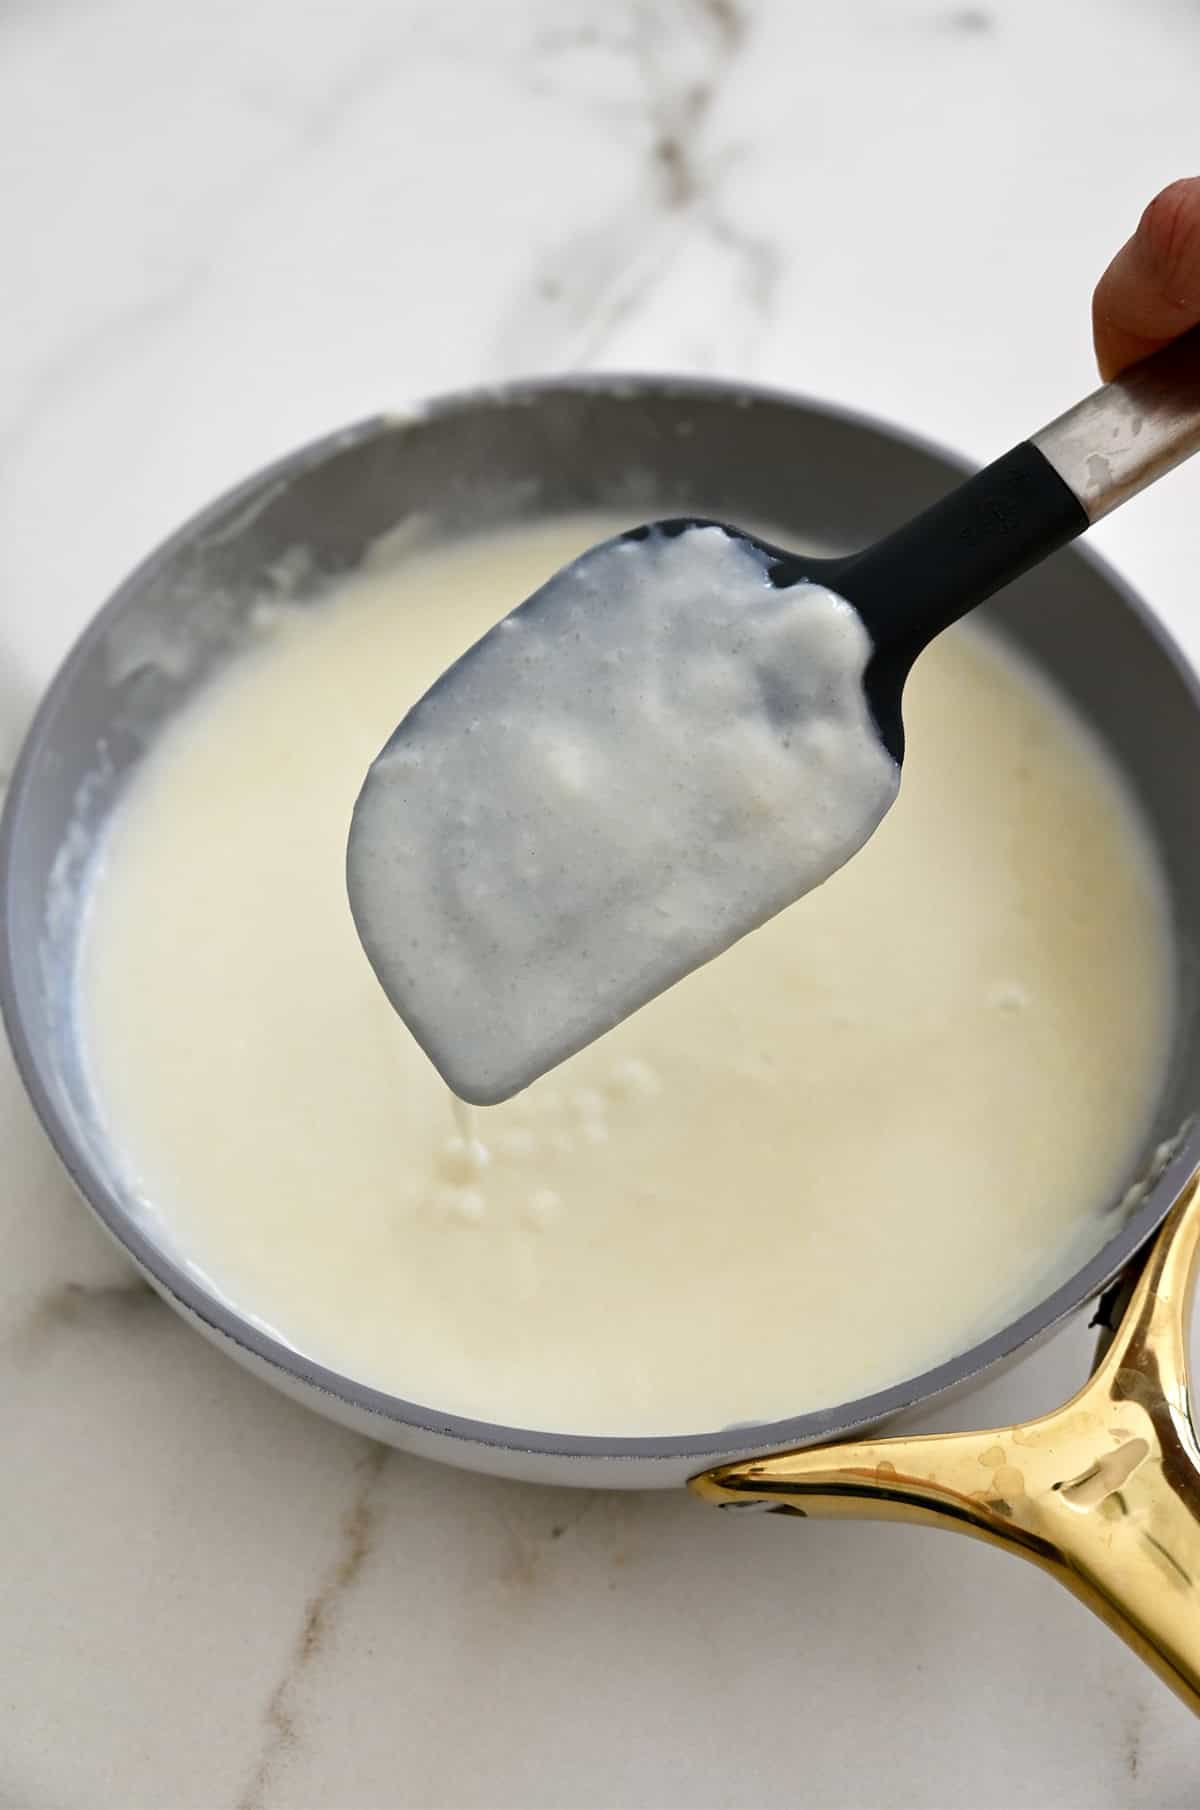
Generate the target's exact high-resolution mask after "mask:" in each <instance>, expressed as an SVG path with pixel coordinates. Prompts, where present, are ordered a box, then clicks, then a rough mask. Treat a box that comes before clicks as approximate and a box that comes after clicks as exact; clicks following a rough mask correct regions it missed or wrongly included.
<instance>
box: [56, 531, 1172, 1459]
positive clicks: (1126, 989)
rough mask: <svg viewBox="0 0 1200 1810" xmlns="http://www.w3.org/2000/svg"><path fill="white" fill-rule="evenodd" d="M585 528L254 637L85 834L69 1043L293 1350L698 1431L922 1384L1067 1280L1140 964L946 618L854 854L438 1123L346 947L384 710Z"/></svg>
mask: <svg viewBox="0 0 1200 1810" xmlns="http://www.w3.org/2000/svg"><path fill="white" fill-rule="evenodd" d="M606 531H610V530H609V529H608V524H606V523H603V522H601V523H597V522H595V521H594V520H582V521H574V522H569V523H564V522H560V523H557V524H547V525H544V526H540V527H538V528H536V529H529V530H527V531H522V532H521V533H520V534H513V535H512V536H511V537H497V538H495V539H492V540H489V541H481V542H480V543H479V544H478V545H474V544H463V545H461V546H459V547H457V548H455V549H454V550H452V551H447V552H440V553H430V554H428V555H415V554H414V555H410V556H409V557H408V558H406V559H403V560H400V561H398V562H396V563H394V564H381V565H380V566H379V567H378V568H377V569H375V570H373V571H368V572H366V573H364V574H363V575H362V576H361V577H359V578H357V579H355V580H353V581H352V582H350V583H348V584H347V585H346V586H345V588H344V591H343V593H342V594H341V595H340V596H339V597H338V599H337V600H336V602H335V603H333V604H331V605H330V606H329V607H316V608H313V609H311V610H308V611H296V612H295V613H294V614H293V615H292V616H291V617H289V616H288V615H287V614H286V613H284V614H283V615H282V616H281V618H280V620H279V621H278V623H277V624H276V625H275V627H274V628H273V629H272V630H271V631H270V632H269V633H268V634H265V635H264V637H263V638H262V640H261V642H260V644H259V645H258V646H257V647H256V648H255V649H254V650H253V651H250V652H248V653H247V654H246V655H245V656H244V657H243V658H242V659H241V660H240V661H238V662H237V663H236V664H235V665H234V666H233V667H232V668H231V669H230V670H228V671H227V672H226V673H225V674H224V675H223V676H221V677H220V678H219V680H217V681H216V682H214V683H213V684H212V685H211V687H210V688H209V689H208V690H207V691H205V692H203V693H202V694H201V695H200V696H199V697H197V699H196V700H195V701H194V703H193V704H192V706H191V707H190V708H189V709H188V710H187V711H186V712H185V713H184V714H183V715H182V716H181V718H180V719H179V720H178V721H177V722H176V723H174V724H173V725H172V727H171V728H170V730H169V731H168V733H167V734H166V735H165V736H164V737H163V739H162V741H161V744H160V745H159V746H158V747H157V748H156V749H155V750H154V751H153V752H152V754H151V755H150V757H149V758H148V759H147V760H146V762H145V764H144V767H143V769H142V771H141V772H140V773H139V775H138V776H137V779H136V781H135V783H134V784H133V786H132V787H131V789H130V792H129V795H128V797H127V800H126V801H125V803H124V805H123V806H122V808H121V809H120V811H119V812H118V814H117V816H116V818H115V819H114V821H113V823H112V825H111V828H110V830H109V832H108V835H107V841H106V844H105V846H104V848H103V850H102V860H101V863H100V866H99V869H98V871H97V874H96V879H95V884H94V890H93V895H92V900H91V905H90V911H89V917H88V924H87V930H86V936H85V942H84V946H83V949H82V952H81V973H80V1011H81V1019H82V1031H83V1036H84V1041H85V1048H86V1053H87V1059H88V1063H89V1067H90V1073H91V1078H92V1083H93V1086H94V1089H95V1093H96V1096H97V1099H98V1102H99V1105H100V1108H101V1111H102V1113H103V1116H104V1119H105V1122H106V1124H107V1127H108V1131H109V1135H110V1137H111V1139H112V1141H113V1143H114V1145H115V1147H116V1151H117V1154H118V1160H119V1163H120V1165H121V1168H122V1170H123V1172H124V1174H125V1175H126V1176H127V1178H128V1181H129V1185H130V1188H131V1190H133V1191H135V1192H136V1194H137V1195H138V1196H140V1198H141V1199H142V1200H143V1201H144V1202H145V1203H146V1205H145V1217H146V1221H147V1224H148V1227H149V1228H150V1230H151V1232H152V1233H153V1235H155V1236H157V1237H159V1238H160V1239H162V1240H163V1241H164V1242H165V1243H166V1244H168V1245H169V1247H170V1248H171V1249H172V1250H173V1251H174V1252H175V1253H176V1254H177V1255H181V1256H182V1257H183V1258H184V1259H185V1260H186V1261H188V1262H190V1263H191V1264H192V1265H193V1266H194V1267H195V1268H196V1269H197V1271H199V1272H201V1273H202V1274H203V1275H204V1276H205V1277H206V1278H208V1279H210V1281H211V1283H212V1285H213V1286H215V1287H216V1288H217V1289H219V1290H220V1292H221V1293H222V1294H223V1295H225V1296H226V1297H227V1298H228V1299H229V1300H231V1301H233V1302H234V1303H236V1304H237V1305H238V1306H239V1307H240V1308H241V1309H242V1310H243V1311H244V1312H246V1313H247V1314H249V1315H250V1316H251V1317H253V1318H255V1319H256V1320H258V1321H259V1322H260V1323H261V1324H262V1325H264V1326H266V1327H268V1328H270V1329H271V1330H273V1331H275V1332H276V1333H277V1334H279V1335H280V1336H282V1337H283V1338H284V1339H285V1340H287V1341H289V1342H290V1343H291V1344H292V1345H294V1346H295V1347H297V1348H298V1349H300V1350H302V1351H304V1352H306V1353H307V1354H309V1355H310V1356H311V1357H313V1358H315V1359H317V1360H319V1361H321V1362H323V1363H325V1364H328V1365H331V1366H333V1367H334V1368H337V1369H341V1370H343V1371H345V1372H347V1373H349V1374H350V1375H352V1376H355V1377H357V1378H359V1379H361V1380H362V1381H364V1382H366V1383H369V1384H373V1385H375V1386H376V1387H378V1388H382V1389H385V1390H391V1391H393V1392H395V1393H396V1394H399V1395H402V1396H406V1397H408V1398H409V1399H413V1400H417V1401H421V1402H424V1403H427V1404H429V1405H431V1406H433V1407H435V1408H436V1409H439V1410H442V1411H451V1412H455V1411H456V1412H459V1413H463V1414H468V1415H473V1416H476V1417H478V1418H482V1419H485V1420H494V1421H500V1422H506V1423H509V1424H517V1425H525V1426H532V1427H542V1428H549V1429H560V1430H567V1431H571V1432H575V1433H610V1434H650V1433H687V1432H700V1431H705V1430H711V1429H714V1428H717V1427H720V1426H723V1425H728V1424H730V1423H733V1422H747V1421H758V1420H770V1419H774V1418H777V1417H780V1416H783V1415H786V1414H790V1413H795V1412H799V1411H801V1410H805V1409H814V1408H818V1407H821V1406H823V1405H827V1404H831V1403H834V1402H837V1401H839V1400H845V1399H847V1398H850V1397H854V1396H857V1395H859V1394H861V1393H863V1392H864V1391H867V1390H871V1389H875V1388H878V1387H881V1386H884V1385H886V1384H889V1383H892V1382H895V1381H898V1380H899V1379H900V1378H902V1377H903V1376H906V1375H911V1374H913V1373H915V1372H917V1371H920V1370H921V1369H923V1368H925V1367H926V1366H928V1365H930V1364H932V1363H934V1362H936V1361H938V1360H939V1359H942V1358H945V1357H948V1356H950V1355H952V1354H953V1353H954V1352H956V1351H958V1350H961V1349H962V1348H963V1347H964V1346H965V1345H966V1344H967V1343H969V1342H970V1341H972V1340H974V1339H977V1338H979V1337H981V1336H982V1335H984V1334H986V1333H987V1332H989V1331H990V1330H992V1329H994V1328H996V1327H998V1326H1000V1325H1001V1324H1003V1323H1004V1322H1005V1321H1006V1320H1007V1319H1009V1318H1011V1316H1012V1315H1013V1313H1014V1312H1016V1311H1017V1310H1019V1309H1020V1308H1022V1307H1024V1306H1026V1305H1029V1304H1031V1303H1032V1302H1033V1301H1034V1300H1035V1299H1037V1298H1038V1297H1039V1296H1040V1295H1041V1294H1043V1293H1044V1292H1045V1290H1046V1287H1047V1286H1048V1283H1049V1282H1050V1281H1051V1280H1053V1279H1054V1278H1055V1277H1056V1276H1059V1275H1062V1274H1064V1273H1065V1272H1066V1270H1067V1269H1068V1268H1069V1267H1070V1266H1071V1265H1073V1264H1074V1263H1076V1262H1078V1261H1080V1260H1081V1259H1082V1258H1083V1257H1084V1256H1086V1255H1087V1254H1089V1253H1090V1251H1091V1250H1092V1249H1094V1248H1096V1246H1097V1245H1098V1244H1099V1242H1100V1241H1101V1239H1102V1237H1103V1236H1104V1230H1105V1228H1104V1221H1103V1218H1102V1212H1103V1209H1104V1208H1105V1207H1106V1205H1108V1204H1109V1203H1111V1202H1113V1201H1115V1200H1116V1198H1117V1197H1118V1196H1119V1195H1120V1193H1121V1191H1122V1190H1123V1189H1124V1188H1125V1187H1126V1185H1127V1184H1128V1183H1129V1181H1130V1180H1131V1174H1130V1168H1131V1164H1132V1163H1133V1161H1134V1160H1135V1155H1136V1152H1137V1149H1138V1147H1139V1143H1140V1140H1141V1139H1142V1137H1143V1134H1144V1130H1145V1127H1146V1124H1147V1121H1148V1119H1149V1115H1150V1111H1151V1107H1152V1103H1153V1100H1154V1098H1155V1095H1156V1091H1157V1089H1158V1086H1159V1083H1160V1079H1161V1075H1162V1072H1163V1065H1164V1062H1165V1052H1166V1049H1167V1045H1168V1041H1169V1035H1170V1024H1171V1006H1170V988H1171V979H1172V956H1171V946H1170V940H1169V936H1168V931H1167V926H1166V917H1165V913H1164V907H1163V896H1162V889H1161V884H1160V879H1159V875H1158V871H1157V867H1156V863H1155V857H1154V854H1153V850H1152V849H1151V847H1150V845H1149V843H1148V840H1147V838H1146V836H1145V835H1144V833H1143V831H1142V829H1141V827H1140V825H1139V823H1138V821H1137V819H1136V817H1135V815H1134V813H1133V811H1132V809H1131V807H1130V804H1129V802H1128V800H1127V798H1126V796H1125V794H1124V792H1123V790H1122V789H1121V786H1120V785H1119V783H1118V781H1117V778H1116V776H1115V774H1114V773H1113V771H1112V770H1111V768H1110V766H1109V764H1108V763H1107V761H1106V760H1105V759H1104V758H1103V757H1102V755H1101V754H1100V752H1099V750H1098V749H1097V747H1096V746H1095V744H1094V742H1093V741H1092V739H1091V738H1090V737H1089V736H1088V735H1087V734H1086V733H1085V732H1084V731H1083V729H1082V728H1081V727H1080V725H1079V724H1078V723H1077V721H1076V720H1075V719H1074V718H1073V717H1072V716H1071V715H1070V714H1069V713H1068V711H1067V710H1066V709H1065V708H1064V707H1063V705H1062V704H1061V703H1060V701H1059V700H1058V698H1057V695H1056V694H1055V693H1054V692H1052V691H1051V689H1050V688H1049V687H1048V686H1047V685H1046V684H1045V683H1044V682H1043V681H1041V680H1040V679H1038V678H1037V677H1036V676H1035V675H1033V674H1032V673H1030V672H1029V671H1027V670H1026V669H1025V667H1024V666H1022V665H1021V664H1020V663H1018V662H1017V661H1016V660H1015V659H1014V658H1013V657H1012V656H1011V655H1010V654H1008V653H1007V652H1006V651H1004V650H1003V649H1002V648H1001V647H1000V646H999V645H998V644H996V643H994V642H992V641H991V640H989V639H988V638H987V637H986V636H985V635H984V634H982V633H981V632H979V631H978V630H974V629H966V628H964V629H957V630H954V631H952V632H951V633H950V634H949V635H947V636H944V637H942V638H941V639H940V640H939V641H938V643H937V644H936V645H935V646H934V647H933V648H932V649H930V651H929V652H928V653H927V654H926V655H924V656H923V657H922V659H921V661H920V662H919V663H918V666H917V668H916V671H915V673H914V675H913V678H912V680H911V681H910V689H909V694H908V712H907V715H908V722H909V751H908V755H907V758H906V761H905V779H904V786H903V790H902V793H901V796H900V798H899V800H898V802H897V804H896V805H895V807H894V809H893V810H892V811H891V812H890V813H889V815H888V817H887V819H886V821H885V822H884V823H883V824H882V826H881V827H880V829H879V830H878V832H877V833H876V835H875V836H874V837H873V838H872V840H871V841H870V843H869V844H868V846H867V847H866V848H865V849H864V850H863V851H862V853H861V854H860V855H858V856H857V857H856V858H855V859H854V860H853V861H852V862H850V863H849V864H848V865H847V866H846V867H845V868H844V869H843V870H842V871H841V872H840V873H838V874H835V875H834V876H833V878H832V879H830V880H829V881H828V882H827V883H826V884H825V885H824V886H822V887H821V888H820V889H819V890H818V891H816V892H815V893H813V894H812V896H811V897H809V898H807V899H805V900H804V901H802V902H801V903H800V904H799V905H797V906H796V907H795V908H793V909H792V910H789V911H786V912H784V913H782V914H781V915H780V916H779V917H777V918H775V919H774V920H773V921H772V922H771V923H769V924H767V925H766V926H764V928H762V929H761V930H759V931H757V932H756V933H755V934H754V935H753V936H749V937H747V938H746V939H745V940H744V941H742V942H740V943H738V944H737V945H736V946H735V947H734V948H733V949H731V950H730V951H729V952H728V953H727V954H725V955H724V956H722V957H721V959H720V960H719V961H715V962H713V963H711V964H710V965H709V966H707V967H705V968H702V969H700V970H699V971H698V972H697V973H695V974H693V975H691V976H689V977H688V979H687V980H685V981H683V982H681V983H680V985H679V986H677V987H674V988H673V989H671V991H669V992H667V993H664V994H663V995H662V996H661V997H659V998H658V999H656V1000H654V1001H653V1002H652V1003H651V1004H650V1005H648V1006H647V1007H645V1009H644V1010H642V1011H641V1012H639V1013H638V1014H637V1015H636V1017H634V1018H632V1019H630V1020H629V1021H627V1022H626V1023H624V1024H622V1025H620V1026H619V1027H618V1028H617V1029H616V1030H615V1031H613V1032H612V1033H610V1034H609V1035H608V1036H606V1037H604V1038H602V1039H601V1040H600V1041H599V1042H598V1043H596V1044H594V1045H592V1046H591V1047H590V1048H588V1049H587V1050H585V1051H583V1052H582V1053H581V1054H580V1055H578V1056H575V1057H573V1058H572V1059H571V1060H570V1061H569V1062H568V1063H567V1064H566V1065H564V1067H563V1068H562V1069H560V1070H558V1071H556V1072H555V1073H554V1074H553V1075H550V1076H547V1077H546V1078H545V1079H544V1080H542V1081H539V1082H537V1083H535V1084H534V1086H533V1087H531V1088H530V1089H529V1090H528V1092H526V1093H524V1094H522V1095H520V1096H518V1097H517V1098H516V1099H513V1100H511V1101H509V1102H508V1103H507V1104H505V1105H504V1106H499V1107H495V1108H491V1109H486V1110H482V1111H480V1112H478V1113H476V1114H475V1115H474V1123H473V1124H472V1123H471V1122H470V1121H469V1120H468V1121H466V1122H465V1123H463V1124H457V1123H456V1122H455V1118H454V1116H453V1114H452V1112H451V1109H450V1106H449V1104H448V1101H447V1096H446V1091H445V1088H444V1086H443V1084H442V1083H441V1081H440V1080H439V1079H438V1076H437V1075H436V1073H435V1071H434V1070H433V1069H432V1068H431V1066H430V1064H429V1063H428V1061H427V1060H426V1058H425V1056H424V1055H423V1054H422V1052H421V1051H420V1049H419V1048H418V1047H417V1045H416V1043H415V1042H414V1041H413V1039H412V1038H411V1037H410V1035H409V1034H408V1032H407V1031H406V1030H405V1029H404V1027H403V1025H402V1024H401V1023H400V1021H399V1019H398V1018H397V1017H396V1015H395V1013H394V1012H393V1011H392V1009H391V1007H390V1006H389V1005H388V1003H387V1000H386V999H385V998H384V996H383V993H382V992H381V990H380V988H379V986H378V984H377V982H376V980H375V977H374V975H373V974H372V972H371V969H370V966H369V964H368V963H367V961H366V959H365V957H364V955H363V952H362V948H361V946H360V944H359V941H358V938H357V936H356V934H355V929H354V924H353V921H352V919H351V916H350V911H349V907H348V904H347V900H346V893H345V885H344V879H343V862H342V856H343V850H344V846H345V839H346V828H347V823H348V820H349V816H350V812H351V808H352V806H353V803H354V798H355V794H356V792H357V790H358V787H359V785H360V782H361V779H362V775H363V773H364V771H365V769H366V766H367V763H368V762H369V761H370V760H371V758H372V756H373V755H374V753H375V752H376V751H377V750H378V748H379V747H380V746H381V744H382V742H383V740H384V738H385V737H386V736H387V735H388V733H389V731H390V729H391V726H392V725H393V723H394V722H395V720H396V715H397V703H398V700H401V701H402V700H403V697H404V696H405V694H406V695H407V697H408V698H409V699H411V700H413V701H415V700H416V699H417V698H419V697H420V696H421V695H422V693H423V692H424V691H425V690H426V688H427V687H428V686H429V685H430V684H431V682H432V681H433V680H434V678H436V676H437V674H438V673H439V672H441V671H442V670H443V669H444V668H445V667H446V666H447V664H448V663H449V661H451V660H452V659H453V658H454V657H455V656H456V655H457V654H458V653H459V652H461V651H462V649H464V648H465V647H467V646H469V645H470V643H471V642H472V641H474V640H475V639H476V638H477V637H478V636H479V635H480V634H482V633H483V631H484V630H485V629H486V628H487V627H488V625H489V623H491V622H493V621H494V620H495V618H496V616H497V615H498V614H499V613H500V612H501V611H503V610H504V609H505V608H508V607H511V606H512V605H514V604H516V603H517V602H518V601H519V600H520V599H521V598H522V597H524V596H527V595H528V594H529V592H530V591H531V590H532V589H533V588H534V587H535V586H536V585H537V584H538V583H539V581H540V580H541V579H542V578H543V577H544V575H545V573H546V572H548V571H553V570H554V569H555V568H556V567H558V566H559V565H561V564H562V563H563V562H564V561H565V560H566V559H568V558H570V557H571V556H572V555H573V554H575V553H577V552H579V551H580V550H581V549H582V548H583V547H585V546H586V545H587V544H588V543H589V542H591V541H594V540H596V539H597V538H598V535H599V534H602V533H604V532H606Z"/></svg>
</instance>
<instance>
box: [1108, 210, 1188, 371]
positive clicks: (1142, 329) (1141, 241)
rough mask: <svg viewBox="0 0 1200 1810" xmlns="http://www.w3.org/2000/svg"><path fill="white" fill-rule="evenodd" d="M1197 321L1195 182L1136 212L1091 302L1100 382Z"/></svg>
mask: <svg viewBox="0 0 1200 1810" xmlns="http://www.w3.org/2000/svg"><path fill="white" fill-rule="evenodd" d="M1198 322H1200V177H1196V176H1185V177H1182V178H1180V179H1179V180H1178V181H1176V182H1171V183H1168V185H1167V187H1166V188H1165V189H1163V190H1161V191H1160V193H1159V194H1157V195H1156V196H1155V197H1154V199H1153V201H1151V202H1150V203H1149V205H1148V206H1147V207H1146V208H1144V209H1143V211H1142V217H1141V219H1140V220H1139V221H1138V225H1137V230H1136V231H1135V233H1134V235H1133V237H1132V238H1131V239H1130V240H1129V241H1128V242H1127V243H1126V244H1125V245H1123V246H1122V247H1121V250H1120V251H1119V252H1118V253H1117V255H1116V257H1115V258H1114V259H1113V260H1112V263H1111V264H1110V265H1109V266H1108V269H1107V270H1106V271H1105V272H1104V275H1103V276H1102V277H1101V279H1100V281H1099V283H1098V284H1097V285H1096V290H1095V293H1094V295H1093V297H1092V335H1093V340H1094V342H1095V348H1096V363H1097V365H1098V366H1099V368H1100V375H1101V376H1102V377H1103V378H1104V380H1105V381H1106V382H1108V381H1110V380H1111V379H1112V378H1113V377H1115V376H1117V375H1119V373H1120V372H1121V371H1123V370H1124V369H1125V368H1126V366H1127V365H1131V364H1134V363H1136V361H1137V360H1138V359H1139V358H1145V357H1147V356H1148V355H1149V354H1150V353H1151V352H1153V351H1155V350H1157V348H1158V347H1159V346H1162V345H1165V344H1167V342H1168V341H1170V340H1172V339H1174V338H1176V337H1177V336H1178V335H1179V334H1180V333H1184V332H1186V331H1187V329H1188V328H1189V327H1192V326H1194V325H1196V324H1197V323H1198Z"/></svg>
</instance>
